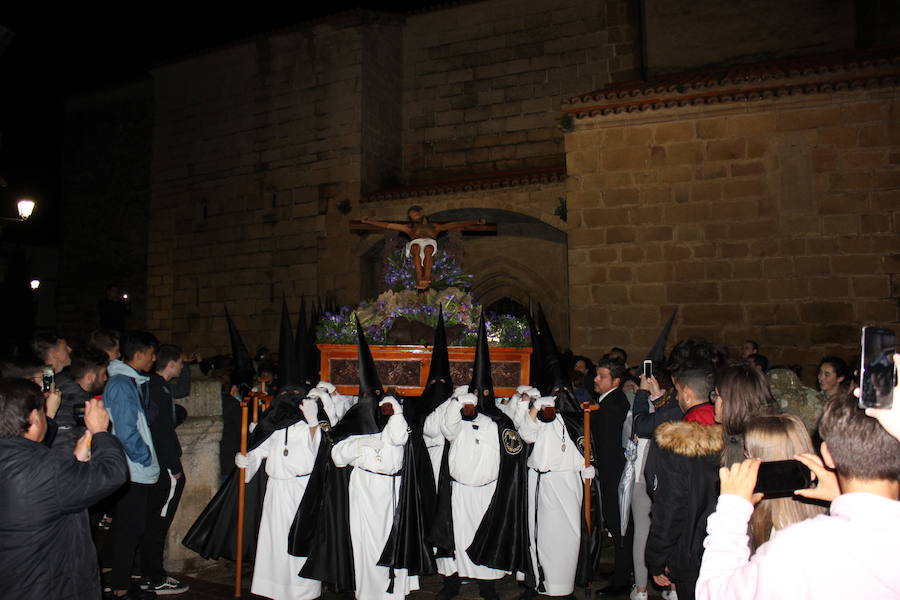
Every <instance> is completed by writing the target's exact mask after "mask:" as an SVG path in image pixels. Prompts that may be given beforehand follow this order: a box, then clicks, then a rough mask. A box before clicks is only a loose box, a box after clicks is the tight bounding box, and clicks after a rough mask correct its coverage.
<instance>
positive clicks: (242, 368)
mask: <svg viewBox="0 0 900 600" xmlns="http://www.w3.org/2000/svg"><path fill="white" fill-rule="evenodd" d="M225 320H226V321H227V322H228V338H229V341H230V342H231V358H232V361H233V362H234V366H233V369H232V371H231V383H232V385H237V386H247V387H248V388H249V387H251V386H252V385H253V377H254V375H255V374H256V371H255V370H254V368H253V361H252V360H251V359H250V352H248V351H247V346H245V345H244V340H242V339H241V334H240V333H239V332H238V329H237V325H235V324H234V320H233V319H232V318H231V314H230V313H229V312H228V307H227V306H226V307H225ZM242 393H243V392H242Z"/></svg>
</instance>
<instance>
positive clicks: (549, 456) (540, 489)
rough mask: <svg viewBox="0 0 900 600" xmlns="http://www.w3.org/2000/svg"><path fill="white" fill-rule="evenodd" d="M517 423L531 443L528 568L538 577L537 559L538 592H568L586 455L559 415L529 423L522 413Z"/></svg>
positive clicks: (575, 553) (578, 529)
mask: <svg viewBox="0 0 900 600" xmlns="http://www.w3.org/2000/svg"><path fill="white" fill-rule="evenodd" d="M524 404H525V405H526V406H527V403H524ZM518 425H519V435H520V436H521V437H522V439H523V440H525V441H526V442H528V443H533V444H534V446H533V448H532V450H531V455H530V456H529V457H528V534H529V536H530V538H531V540H530V541H531V543H530V551H529V554H530V555H531V564H532V568H533V570H534V573H535V578H537V577H538V558H540V565H541V567H542V568H543V571H544V588H545V590H544V591H541V593H542V594H544V595H546V596H567V595H569V594H571V593H572V592H573V591H574V590H575V572H576V569H577V567H578V550H579V545H580V543H581V500H582V497H583V496H584V481H583V480H582V478H581V468H582V467H583V466H584V456H583V455H582V453H581V451H580V450H579V449H578V446H577V445H576V444H575V443H574V441H573V440H572V438H571V437H570V436H569V433H568V430H567V429H566V426H565V423H564V422H563V419H562V417H561V416H559V414H557V415H556V419H555V420H554V421H553V422H551V423H543V422H541V421H532V419H531V416H530V415H529V414H527V413H526V414H525V415H524V417H523V418H521V419H519V420H518ZM563 446H565V449H563ZM539 479H540V485H538V480H539ZM535 534H537V537H536V538H535Z"/></svg>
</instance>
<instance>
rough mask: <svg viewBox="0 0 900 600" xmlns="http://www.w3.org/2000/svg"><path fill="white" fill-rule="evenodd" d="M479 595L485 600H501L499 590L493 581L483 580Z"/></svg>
mask: <svg viewBox="0 0 900 600" xmlns="http://www.w3.org/2000/svg"><path fill="white" fill-rule="evenodd" d="M478 595H479V596H481V597H482V598H484V600H500V596H498V595H497V590H496V588H495V587H494V580H493V579H487V580H484V579H482V580H480V581H479V582H478Z"/></svg>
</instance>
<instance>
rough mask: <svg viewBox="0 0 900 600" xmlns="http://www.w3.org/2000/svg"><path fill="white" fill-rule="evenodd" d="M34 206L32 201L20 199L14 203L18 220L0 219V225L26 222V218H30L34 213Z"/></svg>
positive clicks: (11, 218) (10, 218)
mask: <svg viewBox="0 0 900 600" xmlns="http://www.w3.org/2000/svg"><path fill="white" fill-rule="evenodd" d="M34 206H35V204H34V200H32V199H30V198H22V199H20V200H19V201H18V202H16V210H17V211H18V213H19V216H18V218H13V217H0V223H21V222H22V221H26V220H28V217H30V216H31V213H33V212H34Z"/></svg>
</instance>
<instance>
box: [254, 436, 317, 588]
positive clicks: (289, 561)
mask: <svg viewBox="0 0 900 600" xmlns="http://www.w3.org/2000/svg"><path fill="white" fill-rule="evenodd" d="M285 432H287V435H285ZM321 439H322V434H321V431H320V430H319V428H318V427H316V429H315V431H314V433H313V435H310V428H309V426H308V425H307V424H306V422H305V421H299V422H298V423H295V424H293V425H291V426H290V427H287V428H285V429H279V430H277V431H275V432H274V433H273V434H272V435H271V436H269V438H268V439H266V441H264V442H263V443H262V444H260V445H259V446H257V447H256V448H254V449H253V450H251V451H250V452H248V456H249V457H250V458H251V462H250V467H249V468H248V469H247V470H246V480H247V481H249V480H250V479H252V478H253V475H254V474H255V473H256V471H257V469H259V465H260V462H261V461H262V459H264V458H265V459H266V474H267V475H268V476H269V482H268V484H267V485H266V497H265V499H264V500H263V513H262V518H261V521H260V525H259V534H258V536H257V541H256V562H255V565H254V568H253V584H252V585H251V588H250V591H251V592H253V593H254V594H257V595H259V596H266V597H268V598H272V599H273V600H312V599H313V598H318V597H319V596H320V595H321V594H322V584H321V583H320V582H318V581H316V580H314V579H306V578H303V577H300V576H299V575H297V574H298V573H299V572H300V569H301V568H303V565H304V563H306V558H299V557H296V556H291V555H290V554H288V551H287V549H288V532H290V529H291V524H292V523H293V522H294V516H295V515H296V513H297V507H299V506H300V501H301V500H302V499H303V494H304V492H305V491H306V484H307V482H308V481H309V474H310V473H311V472H312V469H313V465H314V464H315V460H316V453H317V452H318V448H319V443H320V442H321ZM285 449H287V451H288V453H287V456H285V454H284V451H285Z"/></svg>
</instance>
